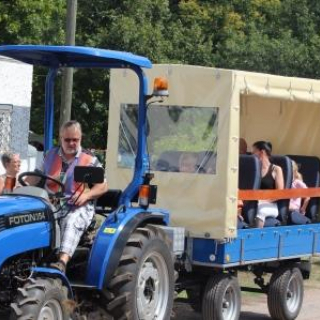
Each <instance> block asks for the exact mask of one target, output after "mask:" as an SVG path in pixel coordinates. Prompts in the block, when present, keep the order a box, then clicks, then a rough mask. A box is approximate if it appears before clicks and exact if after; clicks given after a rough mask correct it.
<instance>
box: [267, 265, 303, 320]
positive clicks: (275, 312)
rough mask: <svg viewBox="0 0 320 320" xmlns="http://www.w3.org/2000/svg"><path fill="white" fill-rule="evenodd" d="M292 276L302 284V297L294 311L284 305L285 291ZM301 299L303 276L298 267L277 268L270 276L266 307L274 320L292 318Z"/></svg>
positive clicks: (290, 319)
mask: <svg viewBox="0 0 320 320" xmlns="http://www.w3.org/2000/svg"><path fill="white" fill-rule="evenodd" d="M292 277H296V278H297V281H298V282H299V283H300V284H301V285H302V287H301V290H302V297H301V301H299V305H298V306H297V309H296V310H295V312H291V311H290V310H288V308H287V305H286V291H287V287H288V283H289V281H290V279H292ZM302 301H303V278H302V274H301V271H300V269H298V268H296V267H294V268H288V267H284V268H281V269H279V270H277V271H276V272H275V273H274V274H273V275H272V277H271V280H270V286H269V291H268V309H269V313H270V315H271V317H272V319H274V320H293V319H295V318H296V317H297V316H298V314H299V312H300V309H301V306H302Z"/></svg>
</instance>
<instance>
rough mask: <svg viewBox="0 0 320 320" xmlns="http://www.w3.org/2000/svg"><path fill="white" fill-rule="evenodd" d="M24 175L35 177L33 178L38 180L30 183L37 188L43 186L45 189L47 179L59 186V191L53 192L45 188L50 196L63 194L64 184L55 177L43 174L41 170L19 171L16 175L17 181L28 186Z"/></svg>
mask: <svg viewBox="0 0 320 320" xmlns="http://www.w3.org/2000/svg"><path fill="white" fill-rule="evenodd" d="M25 177H34V178H36V179H35V180H37V179H39V181H38V182H37V183H35V184H32V185H34V186H36V187H39V188H43V189H45V185H46V183H47V181H51V182H53V183H54V184H56V185H58V186H59V187H60V191H59V192H53V191H51V190H50V189H49V188H46V190H47V191H48V193H49V194H50V195H52V196H61V195H63V194H64V191H65V187H64V184H63V183H61V182H60V181H59V180H57V179H54V178H51V177H50V176H47V175H45V174H44V173H42V172H41V171H27V172H23V173H21V174H20V175H19V177H18V181H19V183H20V184H21V185H22V186H24V187H26V186H28V184H27V183H26V182H25V181H24V178H25Z"/></svg>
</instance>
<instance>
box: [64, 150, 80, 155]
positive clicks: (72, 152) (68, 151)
mask: <svg viewBox="0 0 320 320" xmlns="http://www.w3.org/2000/svg"><path fill="white" fill-rule="evenodd" d="M63 152H64V153H65V154H68V155H70V154H73V155H75V154H77V152H78V150H77V149H72V150H70V149H69V150H64V149H63Z"/></svg>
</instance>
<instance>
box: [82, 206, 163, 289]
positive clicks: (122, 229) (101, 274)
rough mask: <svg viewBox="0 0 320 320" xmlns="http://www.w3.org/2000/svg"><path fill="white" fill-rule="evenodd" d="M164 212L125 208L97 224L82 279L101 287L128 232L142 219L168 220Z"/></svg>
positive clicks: (127, 236)
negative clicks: (99, 226)
mask: <svg viewBox="0 0 320 320" xmlns="http://www.w3.org/2000/svg"><path fill="white" fill-rule="evenodd" d="M168 217H169V214H168V212H166V211H164V210H159V211H155V210H152V211H151V210H144V211H142V209H141V208H128V209H127V210H126V211H125V212H121V213H120V212H119V210H117V211H116V212H115V213H113V214H112V215H110V216H109V217H108V218H107V219H106V220H105V222H104V223H103V225H102V226H101V228H100V230H99V232H98V234H97V236H96V239H95V242H94V245H93V247H92V250H91V253H90V258H89V263H88V268H87V277H86V283H87V284H88V285H91V286H95V287H97V288H98V289H102V288H104V287H105V286H106V284H107V283H108V282H109V281H110V279H111V277H112V275H113V274H114V272H115V270H116V268H117V266H118V263H119V260H120V258H121V255H122V252H123V250H124V247H125V246H126V243H127V241H128V239H129V237H130V235H131V234H132V232H133V231H134V230H135V229H136V228H137V227H138V226H140V225H141V224H143V223H153V224H162V225H167V224H168Z"/></svg>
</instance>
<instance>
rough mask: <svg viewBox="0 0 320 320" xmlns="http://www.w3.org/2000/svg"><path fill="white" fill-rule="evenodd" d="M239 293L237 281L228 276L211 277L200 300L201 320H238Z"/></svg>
mask: <svg viewBox="0 0 320 320" xmlns="http://www.w3.org/2000/svg"><path fill="white" fill-rule="evenodd" d="M240 308H241V291H240V287H239V283H238V279H237V278H236V277H234V276H231V275H228V274H219V275H215V276H213V277H211V278H210V279H209V281H208V283H207V285H206V287H205V290H204V294H203V300H202V317H203V320H238V319H239V316H240Z"/></svg>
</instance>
